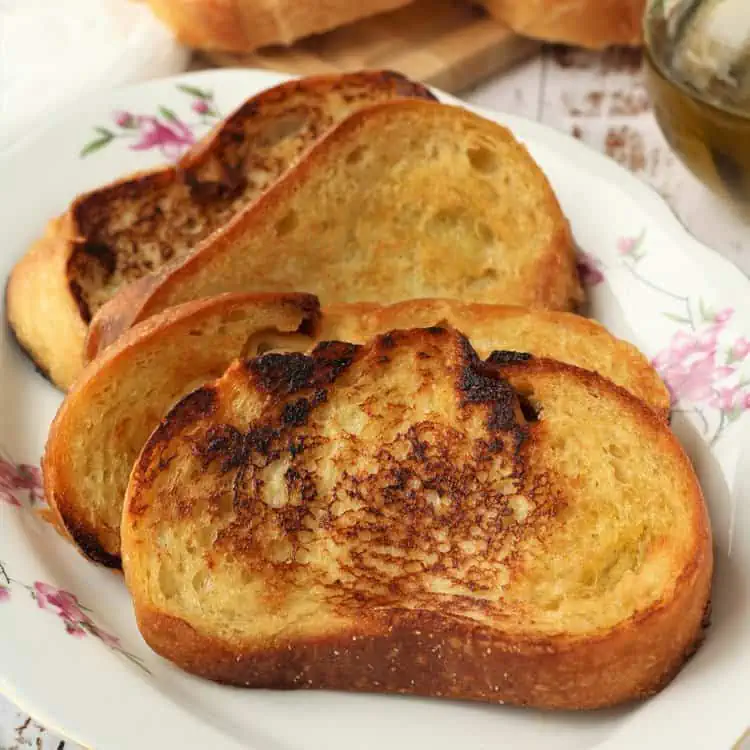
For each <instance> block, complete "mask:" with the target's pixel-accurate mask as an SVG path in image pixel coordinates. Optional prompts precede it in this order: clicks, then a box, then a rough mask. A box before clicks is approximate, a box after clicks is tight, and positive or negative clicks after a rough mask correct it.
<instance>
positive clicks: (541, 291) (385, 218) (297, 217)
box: [87, 99, 582, 358]
mask: <svg viewBox="0 0 750 750" xmlns="http://www.w3.org/2000/svg"><path fill="white" fill-rule="evenodd" d="M141 291H142V295H141V301H140V304H135V303H133V301H132V300H130V299H129V300H127V301H125V302H123V301H122V300H118V299H117V298H115V299H113V300H112V301H111V302H110V303H109V304H107V305H106V306H105V307H103V308H102V309H101V310H100V312H99V314H98V315H97V318H96V319H95V320H94V322H93V323H92V327H91V332H90V335H89V341H88V344H87V355H88V356H89V358H92V357H93V356H95V355H96V354H97V353H98V352H101V351H102V350H103V349H104V348H106V347H107V346H108V345H109V344H110V343H112V341H113V340H114V339H115V338H116V337H117V335H119V333H121V332H122V331H123V330H126V329H127V328H128V327H129V326H130V325H133V324H134V323H137V322H139V321H141V320H145V319H147V318H148V317H149V316H151V315H154V314H156V313H157V312H160V311H162V310H165V309H167V308H169V307H172V306H174V305H177V304H180V303H182V302H187V301H189V300H192V299H199V298H203V297H210V296H213V295H214V294H221V293H224V292H243V291H305V292H310V293H311V294H316V295H317V296H318V297H319V298H320V301H321V304H322V305H324V306H326V305H331V304H336V303H340V302H355V301H372V302H378V303H380V304H387V303H391V302H397V301H400V300H404V299H412V298H418V297H450V298H454V299H461V300H464V301H466V302H486V303H494V304H517V305H522V306H526V307H534V308H544V309H552V310H567V309H571V308H572V307H574V306H575V305H576V304H577V303H578V302H579V301H580V299H581V295H582V292H581V287H580V284H579V280H578V274H577V271H576V263H575V254H574V250H573V241H572V237H571V233H570V228H569V226H568V222H567V220H566V219H565V217H564V216H563V214H562V211H561V209H560V206H559V204H558V202H557V199H556V197H555V195H554V192H553V191H552V188H551V186H550V184H549V182H548V181H547V179H546V177H545V176H544V174H543V173H542V171H541V170H540V169H539V167H538V166H537V164H536V162H534V160H533V159H532V158H531V156H530V155H529V154H528V152H527V151H526V149H525V148H524V147H523V146H522V145H521V144H520V143H518V142H517V141H516V140H515V138H514V137H513V135H512V134H511V133H510V132H509V131H508V130H507V129H506V128H504V127H502V126H501V125H498V124H497V123H495V122H492V121H489V120H486V119H484V118H483V117H480V116H478V115H476V114H473V113H472V112H469V111H468V110H466V109H463V108H461V107H453V106H448V105H445V104H440V103H438V102H428V101H420V100H416V99H401V100H396V101H389V102H383V103H381V104H376V105H373V106H371V107H367V108H365V109H361V110H359V111H357V112H355V113H354V114H353V115H351V116H350V117H348V118H347V119H346V120H344V121H343V122H341V123H340V124H339V125H338V126H336V128H334V129H333V130H331V131H329V133H328V134H327V135H326V137H325V138H323V139H321V140H320V141H318V143H317V144H316V145H315V146H314V147H313V148H312V149H311V150H310V151H309V152H308V153H307V154H306V156H305V158H304V159H303V160H301V161H300V162H299V163H298V164H297V166H296V167H295V168H294V169H292V170H290V171H289V172H287V173H286V175H285V176H284V178H283V179H281V180H279V181H278V182H277V183H276V184H275V185H274V186H273V187H272V188H271V189H269V190H268V191H267V192H266V193H265V194H264V195H263V196H262V198H261V199H259V200H258V201H257V202H255V203H254V204H253V205H252V206H249V207H248V208H247V209H246V210H245V211H244V212H243V213H242V214H240V215H239V216H237V217H236V219H234V220H233V221H232V222H231V223H230V224H228V225H227V226H226V227H225V228H224V229H222V230H221V231H220V232H217V233H216V234H214V235H212V237H211V238H209V239H208V240H207V241H206V242H205V243H204V244H203V245H202V246H201V247H200V248H199V249H198V250H197V251H196V252H195V253H193V255H191V256H190V257H189V258H188V259H187V260H186V261H185V262H184V263H182V264H181V265H179V266H176V267H174V268H171V269H169V270H168V271H167V272H165V274H162V275H160V276H159V277H158V278H156V277H152V279H151V283H150V284H147V285H145V286H144V288H142V290H141Z"/></svg>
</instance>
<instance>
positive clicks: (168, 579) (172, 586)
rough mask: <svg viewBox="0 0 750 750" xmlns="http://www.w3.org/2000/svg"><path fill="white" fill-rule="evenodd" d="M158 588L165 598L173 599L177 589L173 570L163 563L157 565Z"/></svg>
mask: <svg viewBox="0 0 750 750" xmlns="http://www.w3.org/2000/svg"><path fill="white" fill-rule="evenodd" d="M159 588H160V589H161V593H162V594H163V595H164V598H165V599H174V597H175V596H177V592H178V591H179V585H178V583H177V576H175V574H174V571H173V570H172V569H171V568H170V567H169V566H168V565H165V564H164V563H162V564H161V565H160V566H159Z"/></svg>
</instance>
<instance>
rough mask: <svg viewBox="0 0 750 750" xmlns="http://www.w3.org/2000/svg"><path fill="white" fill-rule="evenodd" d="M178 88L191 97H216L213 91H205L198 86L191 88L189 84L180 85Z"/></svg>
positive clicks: (204, 98)
mask: <svg viewBox="0 0 750 750" xmlns="http://www.w3.org/2000/svg"><path fill="white" fill-rule="evenodd" d="M177 88H178V89H179V90H180V91H182V92H183V93H184V94H190V96H197V97H198V98H199V99H203V100H206V99H213V98H214V95H213V93H212V92H211V91H203V89H199V88H198V87H197V86H189V85H188V84H187V83H178V84H177Z"/></svg>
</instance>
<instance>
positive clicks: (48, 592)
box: [0, 451, 150, 674]
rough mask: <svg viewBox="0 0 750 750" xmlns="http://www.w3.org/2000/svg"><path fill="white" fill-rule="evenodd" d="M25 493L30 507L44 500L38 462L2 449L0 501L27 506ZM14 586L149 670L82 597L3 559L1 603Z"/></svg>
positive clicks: (74, 630) (73, 628) (74, 629)
mask: <svg viewBox="0 0 750 750" xmlns="http://www.w3.org/2000/svg"><path fill="white" fill-rule="evenodd" d="M24 495H25V496H26V497H27V498H28V501H29V505H30V507H34V506H36V505H39V504H43V503H44V495H43V492H42V472H41V470H40V469H39V467H38V466H32V465H30V464H16V463H14V462H13V461H12V460H11V459H10V458H9V457H8V455H7V453H6V452H5V451H0V503H5V504H6V505H10V506H12V507H15V508H23V507H24V505H25V503H24V502H23V500H24ZM14 588H22V589H25V590H26V592H28V593H29V594H30V595H31V598H32V599H33V600H34V601H35V602H36V604H37V606H38V607H39V609H43V610H46V611H47V612H51V613H52V614H56V615H57V616H58V617H59V618H60V619H61V620H62V622H63V624H64V626H65V632H66V633H68V635H71V636H74V637H76V638H83V637H85V636H87V635H90V636H93V637H94V638H98V639H99V640H100V641H101V642H102V643H103V644H104V645H105V646H107V647H108V648H110V649H111V650H112V651H116V652H117V653H119V654H121V655H122V656H124V657H125V658H127V659H128V660H129V661H131V662H132V663H133V664H135V665H136V666H137V667H139V668H140V669H142V670H144V671H145V672H147V673H149V674H150V672H149V670H148V669H147V668H146V667H145V665H144V664H143V661H142V660H141V659H139V658H138V657H137V656H135V655H134V654H132V653H130V652H128V651H126V650H125V649H124V648H123V647H122V645H121V643H120V639H119V638H117V636H115V635H113V634H111V633H109V632H108V631H106V630H104V628H102V627H101V626H99V625H97V624H96V622H95V621H94V620H93V618H92V615H93V612H92V610H91V609H89V608H88V607H85V606H84V605H83V604H81V602H80V601H79V600H78V597H77V596H76V595H75V594H73V593H71V592H70V591H66V590H65V589H62V588H58V587H57V586H53V585H51V584H49V583H45V582H44V581H34V582H33V583H31V584H28V583H24V582H23V581H20V580H18V579H16V578H11V576H10V574H9V573H8V570H7V566H6V564H5V563H3V561H2V560H0V604H4V603H7V602H10V601H11V599H12V593H13V590H14Z"/></svg>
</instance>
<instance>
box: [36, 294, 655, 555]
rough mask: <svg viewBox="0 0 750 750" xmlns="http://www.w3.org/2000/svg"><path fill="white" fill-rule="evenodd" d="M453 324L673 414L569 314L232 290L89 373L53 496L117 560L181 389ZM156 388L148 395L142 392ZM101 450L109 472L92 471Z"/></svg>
mask: <svg viewBox="0 0 750 750" xmlns="http://www.w3.org/2000/svg"><path fill="white" fill-rule="evenodd" d="M305 316H307V317H305ZM227 321H231V325H229V324H227ZM446 323H447V324H448V325H450V326H453V327H455V328H458V329H459V330H461V331H463V332H464V333H465V334H466V335H467V336H468V337H469V339H471V341H472V343H473V344H475V346H476V349H477V351H478V352H479V354H480V355H481V356H482V357H485V356H490V355H491V353H492V352H493V351H494V350H496V349H513V350H517V351H524V352H531V353H532V354H535V355H538V356H542V357H551V358H554V359H559V360H562V361H565V362H570V363H572V364H576V365H579V366H580V367H584V368H587V369H590V370H596V371H598V372H599V373H601V374H602V375H604V376H605V377H608V378H610V379H612V380H613V381H614V382H616V383H618V384H619V385H621V386H623V387H624V388H626V389H628V390H630V391H631V392H632V393H633V394H635V395H636V396H638V397H639V398H641V399H643V400H645V401H646V402H647V403H648V404H649V405H650V406H651V407H652V408H653V409H654V411H656V412H657V413H659V414H661V415H663V416H666V413H667V410H668V407H669V394H668V392H667V390H666V388H665V386H664V384H663V383H662V381H661V380H660V378H659V376H658V375H657V373H656V371H655V370H654V369H653V368H652V367H651V366H650V365H649V363H648V362H647V360H646V358H645V357H644V356H643V355H642V354H640V352H638V350H637V349H635V347H633V346H631V345H630V344H628V343H626V342H624V341H620V340H619V339H616V338H615V337H614V336H612V335H611V334H610V333H609V332H607V331H606V329H604V328H603V327H602V326H600V325H599V324H597V323H594V322H591V321H588V320H585V319H583V318H579V317H578V316H576V315H573V314H571V313H555V312H543V311H531V310H523V309H521V308H514V307H502V306H499V305H465V304H462V303H460V302H455V301H449V300H419V301H413V302H404V303H399V304H396V305H393V306H391V307H385V308H378V307H377V306H374V305H364V304H352V305H340V306H338V307H336V308H330V309H328V310H327V311H326V312H325V313H324V314H323V315H322V316H319V315H318V314H317V308H316V300H315V298H309V299H308V298H306V297H304V296H299V297H298V298H297V297H294V296H289V297H287V298H285V297H281V298H279V299H278V304H277V300H276V299H275V298H274V297H273V296H271V297H270V298H266V297H263V296H261V297H259V296H258V295H257V294H225V295H220V296H219V297H215V298H211V299H208V300H203V301H199V302H188V303H185V304H184V305H179V306H177V307H174V308H171V309H170V310H167V311H166V312H164V313H160V314H159V315H155V316H153V317H151V318H149V319H148V320H147V321H146V322H145V323H142V324H140V325H139V326H136V327H135V328H134V329H132V330H131V331H130V332H129V333H128V335H127V336H125V337H123V338H122V339H121V340H120V341H118V342H117V344H116V345H115V346H112V347H110V348H109V349H107V351H106V352H104V354H103V355H102V357H100V358H99V359H97V360H96V361H95V363H94V365H93V366H90V367H89V368H88V369H87V370H86V371H85V375H84V376H83V377H81V378H80V380H79V381H78V383H77V384H76V387H75V388H74V389H73V391H72V392H71V393H70V394H69V395H68V397H67V399H66V401H65V403H64V406H63V407H62V408H61V409H60V411H59V413H58V415H57V417H56V419H55V421H54V423H53V427H52V429H51V431H50V435H49V440H48V442H47V451H46V457H45V471H44V480H45V492H46V496H47V497H48V498H49V500H50V502H51V503H52V505H53V507H55V508H56V509H57V512H58V514H59V515H60V517H61V519H62V522H63V524H64V525H65V526H66V528H67V529H68V530H69V532H70V535H71V537H72V538H73V539H74V540H75V542H76V543H77V544H78V546H79V547H80V548H81V549H82V550H83V551H84V553H85V554H87V555H88V556H89V557H91V558H93V559H95V560H97V561H99V562H103V563H105V564H108V565H118V564H119V553H120V539H119V535H118V534H117V529H118V523H119V518H120V516H121V511H122V503H123V500H124V498H125V490H126V487H127V479H128V476H129V474H130V469H131V467H132V465H133V463H134V462H135V459H136V457H137V455H138V453H139V451H140V449H141V448H142V446H143V444H144V443H145V442H146V438H147V437H148V435H149V434H150V433H151V431H152V430H153V429H154V428H156V426H157V425H158V423H159V420H160V419H161V418H162V417H163V416H164V415H165V414H166V413H167V411H168V409H169V407H170V406H171V405H172V404H173V403H174V402H175V401H176V399H177V397H178V396H181V395H184V394H185V393H188V392H189V390H191V388H193V387H195V385H196V384H201V383H203V382H207V381H208V380H211V379H212V378H213V377H215V376H216V375H217V374H218V373H222V372H224V370H225V369H226V368H227V367H228V366H229V364H230V363H231V361H232V360H233V359H234V358H235V357H238V356H252V355H254V354H256V353H257V352H259V351H260V352H263V351H268V350H269V349H275V350H286V351H290V350H296V351H307V350H309V349H311V348H312V347H313V346H314V344H315V342H316V341H324V340H328V339H340V340H345V341H352V342H354V343H361V342H364V341H366V340H368V339H370V338H371V337H372V336H373V335H374V334H376V333H382V332H385V331H387V330H390V329H392V328H399V327H406V326H407V325H409V324H414V325H419V326H425V327H426V326H431V325H435V324H446ZM282 324H283V325H282ZM264 325H265V326H267V327H266V328H264V329H262V330H261V327H262V326H264ZM222 327H224V329H225V330H224V332H223V333H220V334H218V335H217V331H221V329H222ZM300 327H301V330H300ZM196 349H198V350H199V352H198V354H196V353H195V351H194V350H196ZM154 383H156V384H159V387H158V388H157V389H156V390H153V389H152V384H154ZM149 389H152V390H151V393H150V395H149V396H148V397H143V396H142V397H140V398H137V399H134V398H133V394H135V393H140V394H146V393H148V392H149ZM105 406H106V408H105ZM102 414H104V417H102ZM123 423H124V425H125V427H123V426H122V424H123ZM94 456H95V457H96V460H97V461H98V462H100V463H101V465H102V471H101V472H98V473H97V474H96V475H95V477H92V476H91V474H90V471H89V469H90V465H91V463H90V462H91V461H92V460H93V459H92V457H94Z"/></svg>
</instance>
